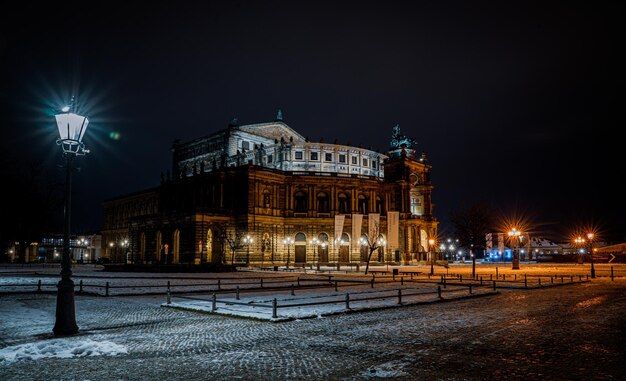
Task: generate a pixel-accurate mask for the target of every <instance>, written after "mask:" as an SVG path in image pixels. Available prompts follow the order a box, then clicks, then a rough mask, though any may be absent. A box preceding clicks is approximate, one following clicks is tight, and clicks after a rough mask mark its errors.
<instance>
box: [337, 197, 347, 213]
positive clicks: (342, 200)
mask: <svg viewBox="0 0 626 381" xmlns="http://www.w3.org/2000/svg"><path fill="white" fill-rule="evenodd" d="M337 198H338V200H339V213H350V199H348V196H346V194H345V193H339V195H338V197H337Z"/></svg>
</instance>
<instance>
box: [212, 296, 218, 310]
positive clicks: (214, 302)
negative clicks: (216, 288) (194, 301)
mask: <svg viewBox="0 0 626 381" xmlns="http://www.w3.org/2000/svg"><path fill="white" fill-rule="evenodd" d="M211 311H212V312H215V311H217V295H215V293H213V300H211Z"/></svg>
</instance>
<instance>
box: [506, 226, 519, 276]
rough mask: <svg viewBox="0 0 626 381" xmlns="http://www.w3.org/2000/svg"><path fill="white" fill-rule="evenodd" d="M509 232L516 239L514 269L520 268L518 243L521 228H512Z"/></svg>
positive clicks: (511, 237) (512, 238)
mask: <svg viewBox="0 0 626 381" xmlns="http://www.w3.org/2000/svg"><path fill="white" fill-rule="evenodd" d="M508 234H509V237H510V239H511V240H514V241H515V248H514V249H513V261H512V263H513V266H512V269H513V270H519V253H518V252H517V244H518V242H519V236H520V234H521V233H520V232H519V230H517V229H515V228H512V229H511V230H510V231H509V233H508Z"/></svg>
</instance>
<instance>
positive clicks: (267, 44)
mask: <svg viewBox="0 0 626 381" xmlns="http://www.w3.org/2000/svg"><path fill="white" fill-rule="evenodd" d="M141 3H142V4H143V3H145V2H141ZM187 3H188V2H180V1H179V2H175V1H155V2H153V3H150V4H148V3H145V4H143V5H139V4H133V3H132V2H130V1H129V2H125V3H113V2H102V3H101V4H98V5H93V4H89V3H88V2H83V3H78V4H72V3H69V2H54V3H50V2H47V3H46V4H41V3H40V2H34V1H33V2H26V1H25V2H20V3H19V4H12V5H11V7H10V8H9V6H8V5H4V6H3V7H4V9H2V11H1V12H0V14H1V16H0V22H1V25H0V28H1V29H0V30H1V35H0V69H1V70H0V101H1V103H2V105H1V107H2V108H1V109H0V112H1V113H2V114H1V115H0V117H1V126H2V131H3V132H5V139H4V140H3V145H5V146H6V147H8V148H12V149H13V150H17V151H18V152H19V154H20V155H24V156H25V157H35V158H40V159H44V160H45V161H46V163H47V164H48V165H50V168H52V169H51V171H59V170H58V168H57V167H55V165H58V164H60V163H61V155H60V149H59V147H57V146H56V145H55V144H54V140H55V139H56V138H57V132H56V127H55V124H54V119H53V116H52V115H53V114H52V110H53V109H54V108H55V107H60V106H62V104H63V103H65V102H67V101H68V100H69V98H70V96H71V95H72V94H74V95H75V96H76V97H77V99H78V105H79V107H80V108H81V109H82V112H84V113H85V114H86V115H88V116H89V117H90V120H91V125H90V127H89V129H88V130H87V133H86V137H85V139H84V141H85V143H86V144H87V146H88V148H90V149H91V153H90V154H89V155H88V156H87V157H84V158H81V159H80V160H79V163H80V167H81V171H80V172H79V173H78V174H77V175H76V176H75V178H74V195H75V196H74V212H73V215H72V217H73V229H74V230H88V229H98V228H99V227H100V226H101V220H102V210H101V204H102V201H103V200H104V199H106V198H110V197H115V196H118V195H122V194H125V193H130V192H134V191H138V190H141V189H145V188H148V187H152V186H156V185H158V183H159V181H160V174H161V172H162V171H165V170H167V169H168V168H169V167H170V147H171V144H172V142H173V141H174V140H175V139H181V140H182V141H186V140H190V139H194V138H197V137H201V136H205V135H208V134H210V133H212V132H214V131H217V130H218V129H221V128H224V127H225V126H226V125H227V123H228V121H229V120H230V119H232V118H233V117H237V118H238V119H239V122H240V123H241V124H246V123H258V122H266V121H272V120H273V119H274V117H275V114H276V110H277V109H279V108H280V109H282V110H283V113H284V117H285V121H286V123H288V124H289V125H290V126H291V127H293V128H294V129H295V130H297V131H298V132H300V133H301V134H302V135H304V136H307V137H309V138H310V139H311V140H312V141H318V140H319V139H320V138H324V139H325V140H326V141H328V142H333V141H334V140H335V139H337V140H338V142H339V143H344V144H345V143H348V142H349V143H350V144H352V145H358V144H362V145H363V146H364V147H370V146H371V147H372V148H373V149H380V150H381V151H385V150H387V148H388V144H389V140H390V135H391V128H392V127H393V126H394V125H396V124H400V127H401V128H402V132H403V133H404V134H406V135H408V136H411V137H413V138H414V139H415V140H416V141H417V142H418V147H417V149H418V150H419V151H425V152H426V153H427V155H428V159H429V163H430V164H431V165H432V166H433V171H432V181H433V184H434V186H435V190H434V196H433V197H434V202H435V204H436V206H435V215H436V217H438V218H439V219H440V220H441V221H442V230H443V231H449V230H450V228H449V225H448V220H449V215H450V213H451V211H453V210H455V209H456V208H459V207H461V206H462V205H468V204H471V203H473V202H476V201H485V202H488V203H489V204H491V205H492V206H493V207H494V208H495V209H496V210H498V211H499V212H501V214H502V215H504V216H507V215H509V216H512V215H527V216H531V219H532V221H533V223H534V226H535V229H536V230H537V231H546V232H548V231H554V230H558V231H561V232H563V233H567V232H568V229H569V230H572V229H574V228H575V227H576V226H578V225H580V224H581V223H583V224H592V225H593V226H594V227H596V228H598V229H599V230H600V231H601V232H602V233H603V234H604V235H605V237H606V238H609V239H612V240H621V241H624V240H626V223H625V222H624V220H625V218H624V211H625V208H624V201H623V195H622V194H623V193H624V192H623V189H624V185H620V182H623V181H624V178H625V176H624V175H625V173H624V163H625V162H626V161H625V160H624V151H623V148H624V143H623V142H624V138H621V137H619V135H621V134H622V130H623V127H624V117H623V111H622V110H623V107H622V102H621V99H620V96H621V90H623V88H624V86H623V84H624V74H623V70H624V67H626V66H625V65H624V61H623V60H622V59H621V57H620V53H621V52H620V51H623V49H624V42H623V36H624V35H625V33H624V22H623V20H624V8H623V5H621V4H620V2H606V3H598V2H585V3H583V2H581V3H575V2H563V3H550V4H545V3H546V2H538V3H531V2H525V1H524V2H516V3H514V4H510V3H511V2H482V1H471V2H469V1H466V2H446V1H443V2H439V1H437V2H431V1H429V2H419V3H418V4H406V3H407V2H406V1H402V2H401V1H398V2H392V1H378V2H367V1H361V2H342V3H341V4H335V3H339V2H327V3H326V2H320V1H314V2H300V1H290V2H273V1H255V2H241V1H237V2H224V3H211V2H197V3H195V4H187ZM189 3H191V2H189ZM504 3H506V4H504ZM111 132H117V133H119V139H118V140H115V139H112V138H111V137H110V134H111ZM16 165H20V163H16ZM59 176H60V177H61V179H62V172H60V171H59Z"/></svg>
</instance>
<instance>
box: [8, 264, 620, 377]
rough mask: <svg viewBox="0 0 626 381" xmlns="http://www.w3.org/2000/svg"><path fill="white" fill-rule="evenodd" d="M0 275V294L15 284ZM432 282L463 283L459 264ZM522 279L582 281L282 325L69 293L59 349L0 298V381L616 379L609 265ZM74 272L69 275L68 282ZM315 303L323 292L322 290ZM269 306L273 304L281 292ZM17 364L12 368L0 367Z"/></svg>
mask: <svg viewBox="0 0 626 381" xmlns="http://www.w3.org/2000/svg"><path fill="white" fill-rule="evenodd" d="M494 267H495V266H491V265H489V266H487V265H479V266H478V269H477V270H478V273H479V274H484V276H485V278H486V276H487V274H488V273H493V272H494V271H495V268H494ZM415 270H416V271H419V272H427V271H428V270H429V268H427V267H423V266H422V267H418V268H416V269H415ZM2 271H3V272H4V273H5V274H4V275H0V276H1V278H2V279H3V281H4V282H5V283H7V282H8V281H7V279H9V278H12V277H16V276H17V274H15V273H16V272H18V271H16V270H11V271H12V272H13V273H12V274H11V275H9V274H8V270H7V269H3V270H2ZM21 271H23V272H24V274H22V277H24V278H28V277H29V276H30V277H32V278H33V279H36V276H35V274H32V272H33V271H32V270H21ZM28 271H31V274H30V275H29V274H27V272H28ZM51 271H52V273H54V272H55V271H57V270H55V269H52V270H51ZM85 271H86V270H85ZM436 271H437V272H438V273H440V274H444V273H446V272H448V273H455V274H466V275H465V276H464V277H465V278H467V274H470V272H471V266H470V265H467V264H466V265H458V266H451V267H450V268H449V269H443V268H437V269H436ZM35 272H41V270H37V271H35ZM498 272H499V273H500V274H506V275H507V278H509V279H510V278H511V276H515V275H514V274H515V272H513V271H512V270H510V268H507V266H506V265H499V271H498ZM90 273H91V274H92V275H93V274H95V273H96V272H95V271H91V272H90ZM522 273H525V274H528V275H529V276H531V275H533V276H534V275H537V274H541V275H550V274H552V275H557V274H560V275H565V276H566V277H567V276H568V275H570V276H572V277H578V276H581V278H582V280H583V281H582V282H574V283H570V284H564V285H562V286H561V285H559V286H558V287H539V288H528V289H525V288H515V287H514V288H498V291H497V293H496V294H493V295H489V296H485V297H473V298H461V299H458V300H451V301H445V302H433V303H425V304H418V305H406V306H403V307H400V308H383V309H374V310H371V311H361V312H354V313H338V314H333V315H328V316H324V315H319V316H318V317H315V318H308V319H293V320H289V321H284V322H269V321H263V320H257V319H251V318H241V317H231V316H224V315H220V314H215V313H199V312H190V311H186V310H178V309H173V308H163V307H162V305H163V304H164V303H165V294H163V293H161V294H156V295H149V294H143V295H142V294H140V292H139V293H137V294H136V295H132V296H110V297H104V296H97V295H89V294H88V295H77V296H76V319H77V322H78V325H79V327H80V333H79V334H78V335H76V336H72V337H69V338H63V339H58V338H54V336H53V335H52V334H51V331H52V326H53V324H54V308H55V302H56V296H55V295H54V294H53V293H33V292H29V293H19V294H13V293H3V294H2V296H0V379H2V380H16V381H17V380H234V379H241V380H363V379H399V380H404V379H406V380H432V379H440V380H493V379H501V380H518V379H519V380H522V379H523V380H529V379H541V380H577V379H585V380H589V379H592V380H593V379H597V380H607V379H608V380H610V379H616V380H617V379H624V378H625V377H626V372H625V371H624V370H622V368H624V367H623V364H624V361H625V359H626V357H625V354H626V350H625V349H624V346H623V339H624V337H625V333H626V332H625V331H626V314H625V313H626V297H625V295H626V292H625V291H626V279H625V278H624V277H623V276H622V275H623V274H624V267H623V265H616V266H615V274H616V275H619V276H617V277H615V278H614V279H613V280H611V278H610V277H609V276H608V275H609V274H610V272H609V266H608V265H598V274H599V275H601V276H600V277H599V278H596V279H593V280H591V281H589V282H587V281H586V277H585V275H584V274H586V273H588V268H585V267H584V266H573V265H560V266H556V265H549V266H548V265H522V270H520V271H519V272H517V274H522ZM75 274H76V275H77V276H79V275H80V274H81V270H80V269H77V271H76V272H75ZM258 274H261V272H259V273H254V274H253V275H254V276H259V275H258ZM85 275H86V274H85ZM126 275H128V274H126ZM274 275H276V274H274ZM111 276H113V275H111ZM116 276H119V274H117V275H116ZM184 276H185V275H181V277H184ZM241 276H242V277H249V276H252V274H251V273H246V274H245V275H241ZM266 276H268V277H269V276H271V275H270V274H267V275H266ZM519 278H520V279H521V276H519ZM555 279H556V278H555ZM558 282H560V279H559V281H557V283H558ZM544 283H545V281H544ZM432 286H433V287H434V286H436V285H435V284H433V285H432ZM411 287H419V288H420V289H422V288H424V287H431V286H429V285H427V284H420V285H418V286H415V285H412V286H411ZM161 292H162V291H161ZM316 292H319V291H316ZM329 292H330V293H333V292H335V291H334V289H333V288H332V287H331V288H330V289H329ZM338 292H339V293H341V288H339V290H338ZM275 294H276V295H278V296H279V297H284V295H289V292H288V291H287V292H285V291H276V292H275ZM265 295H269V296H272V295H273V294H272V291H267V293H266V294H265ZM185 296H190V297H192V298H197V297H198V295H197V294H194V293H190V294H174V295H173V297H172V298H173V302H180V301H181V300H183V299H184V297H185ZM223 297H229V298H232V297H233V295H228V294H225V295H224V296H223ZM257 298H258V297H257ZM63 346H65V347H64V348H70V349H69V354H68V352H64V353H65V354H64V355H63V356H60V355H57V356H46V353H45V352H46V351H48V352H50V351H51V349H50V348H62V347H63ZM37 348H39V352H37ZM98 348H100V349H98ZM18 352H19V353H20V356H14V357H11V356H12V354H13V355H14V354H15V353H18ZM57 353H61V352H60V350H59V349H57Z"/></svg>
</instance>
